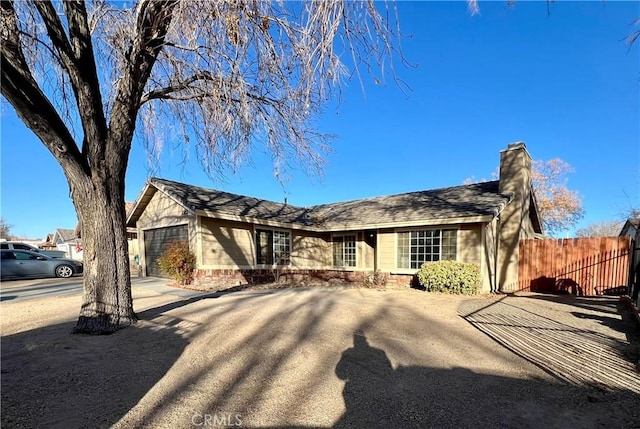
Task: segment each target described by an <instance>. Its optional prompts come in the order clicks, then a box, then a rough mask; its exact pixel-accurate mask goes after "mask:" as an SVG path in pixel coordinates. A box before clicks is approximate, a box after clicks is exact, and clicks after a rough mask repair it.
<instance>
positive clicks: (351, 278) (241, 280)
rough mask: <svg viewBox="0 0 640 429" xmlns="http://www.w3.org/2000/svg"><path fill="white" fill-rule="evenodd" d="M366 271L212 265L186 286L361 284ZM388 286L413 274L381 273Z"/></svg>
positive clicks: (404, 283)
mask: <svg viewBox="0 0 640 429" xmlns="http://www.w3.org/2000/svg"><path fill="white" fill-rule="evenodd" d="M368 275H369V276H370V275H371V273H370V272H362V271H336V270H289V269H283V270H272V269H253V270H252V269H247V270H238V269H212V270H201V269H199V270H196V272H195V273H194V276H193V282H192V283H191V285H190V287H191V288H194V289H200V290H210V291H215V290H221V289H226V288H230V287H233V286H240V285H257V284H264V283H273V282H280V283H301V284H305V285H306V284H308V285H316V284H326V285H339V284H345V283H346V284H353V285H354V286H355V285H358V284H364V281H365V277H366V276H368ZM383 276H384V279H385V280H386V285H385V286H386V287H388V288H405V287H407V285H410V284H413V282H414V280H415V276H411V275H396V274H389V273H383Z"/></svg>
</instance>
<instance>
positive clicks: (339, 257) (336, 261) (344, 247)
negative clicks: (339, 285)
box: [333, 235, 356, 267]
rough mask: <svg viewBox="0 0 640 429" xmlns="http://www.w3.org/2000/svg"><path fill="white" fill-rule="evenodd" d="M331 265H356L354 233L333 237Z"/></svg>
mask: <svg viewBox="0 0 640 429" xmlns="http://www.w3.org/2000/svg"><path fill="white" fill-rule="evenodd" d="M333 266H334V267H355V266H356V237H355V236H354V235H345V236H334V237H333Z"/></svg>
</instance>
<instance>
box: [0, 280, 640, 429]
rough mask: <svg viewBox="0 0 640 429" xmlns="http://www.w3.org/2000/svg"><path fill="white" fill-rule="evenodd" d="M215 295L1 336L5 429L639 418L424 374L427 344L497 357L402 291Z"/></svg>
mask: <svg viewBox="0 0 640 429" xmlns="http://www.w3.org/2000/svg"><path fill="white" fill-rule="evenodd" d="M215 297H217V296H216V295H215V294H211V295H207V296H204V297H197V298H192V299H185V300H182V301H175V302H170V303H166V304H164V305H161V306H156V307H152V308H149V309H148V310H145V311H142V312H140V313H139V314H140V316H141V318H142V320H141V321H140V322H139V323H138V324H137V325H136V326H133V327H130V328H127V329H125V330H123V331H119V332H117V333H115V334H113V335H111V336H98V337H95V336H78V335H70V334H69V332H70V330H71V328H72V327H73V322H68V323H61V324H56V325H51V326H48V327H44V328H40V329H34V330H31V331H27V332H21V333H18V334H15V335H8V336H5V337H3V339H2V363H3V367H2V371H3V374H2V392H1V393H2V405H1V407H2V408H1V411H2V420H1V423H2V427H3V428H13V427H48V428H50V427H52V428H56V427H58V428H65V429H68V428H76V427H91V428H100V427H122V428H129V427H141V428H142V427H144V428H146V427H154V428H172V429H173V428H193V427H196V426H199V427H216V426H204V425H203V423H204V421H205V420H204V419H205V418H206V416H209V417H212V418H213V417H217V418H218V419H220V418H221V417H224V416H223V414H220V413H227V414H228V415H229V416H231V419H229V420H225V421H223V422H226V423H235V422H236V420H234V418H235V416H236V415H239V416H240V419H241V420H242V424H243V426H244V427H283V428H284V427H338V428H347V427H356V428H359V427H362V428H378V427H380V428H382V427H384V428H388V427H416V428H418V427H420V428H428V427H518V428H526V427H603V426H608V427H611V426H613V427H632V426H633V424H635V423H637V421H638V420H637V419H638V418H639V417H640V416H639V415H638V413H640V410H639V409H638V407H637V406H636V404H637V403H638V400H640V397H639V396H638V395H637V394H635V393H633V392H632V391H630V390H628V389H627V390H625V389H622V388H621V389H616V388H612V389H608V390H605V389H600V388H595V389H594V388H590V387H587V386H584V385H581V386H578V385H572V384H570V383H560V382H554V381H553V380H548V379H544V380H543V379H537V378H534V379H532V378H528V379H524V378H523V379H519V378H512V377H506V376H500V375H492V374H487V373H486V372H483V373H479V372H475V371H472V370H469V369H466V368H461V367H451V365H450V364H448V361H447V360H446V355H445V357H443V360H442V361H441V362H440V361H433V365H428V364H426V363H425V362H427V361H428V358H429V356H431V357H433V358H434V359H435V357H436V356H437V357H439V356H441V355H439V354H437V353H434V354H433V355H430V354H429V349H430V347H429V346H425V344H434V343H437V344H440V346H439V347H442V345H443V344H450V343H454V344H455V345H456V346H455V347H453V348H449V347H447V350H448V351H449V350H459V351H462V352H464V353H467V351H468V350H471V352H469V356H476V355H477V354H479V353H482V355H484V356H490V355H491V353H492V352H495V353H498V354H499V353H500V350H497V351H496V350H494V349H500V347H497V346H495V345H494V344H493V343H492V342H491V341H486V340H484V341H478V338H480V337H483V336H481V335H477V334H476V331H475V330H473V329H469V330H468V331H465V332H454V331H451V330H448V328H451V327H452V326H458V325H450V324H447V323H442V322H441V321H440V320H438V319H437V318H432V317H430V315H429V313H428V312H425V311H423V310H422V309H418V308H420V307H409V306H406V305H402V304H403V302H405V301H402V300H398V299H395V298H396V296H395V295H394V294H386V293H376V294H375V295H374V294H373V293H371V292H370V291H360V290H353V291H342V292H341V291H339V290H335V289H334V290H328V289H315V290H304V289H291V290H282V291H272V292H266V291H265V292H255V293H248V292H243V293H240V294H235V295H234V294H229V295H225V296H224V297H221V296H220V297H218V298H221V299H213V300H210V299H211V298H215ZM372 297H375V298H372ZM411 298H412V299H411V301H410V302H414V301H415V299H413V297H411ZM405 299H406V301H409V299H408V298H407V297H405ZM480 302H484V303H486V300H480ZM345 303H346V304H348V305H346V304H345ZM267 310H268V311H267ZM352 313H356V314H357V317H354V315H353V314H352ZM454 314H455V312H454ZM453 317H454V318H455V316H453ZM345 319H346V320H353V321H352V322H351V323H346V322H345ZM461 324H462V323H461ZM354 332H355V334H354ZM425 338H428V341H425ZM351 341H353V346H350V342H351ZM416 342H420V344H421V346H420V347H418V346H417V345H416ZM372 344H373V345H372ZM461 345H464V348H462V349H461V348H460V346H461ZM431 347H433V346H431ZM418 348H420V349H421V350H417V349H418ZM388 354H389V355H392V356H393V361H394V362H396V364H395V365H392V363H391V361H390V359H389V356H388ZM411 362H420V365H417V364H414V365H412V364H410V363H411ZM405 363H406V364H405ZM422 364H424V365H422ZM471 364H472V363H471ZM448 365H449V367H448ZM436 366H437V368H436ZM523 374H524V375H523V377H526V375H527V374H528V373H527V372H526V370H524V369H523ZM312 412H313V414H310V413H312ZM308 416H312V417H308ZM210 421H211V420H210ZM218 422H221V420H218ZM288 423H291V424H288ZM218 426H222V425H218Z"/></svg>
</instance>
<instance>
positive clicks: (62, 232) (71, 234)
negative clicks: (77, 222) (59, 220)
mask: <svg viewBox="0 0 640 429" xmlns="http://www.w3.org/2000/svg"><path fill="white" fill-rule="evenodd" d="M55 233H56V234H57V235H59V236H60V238H62V240H63V241H74V240H75V239H76V230H75V229H63V228H58V229H56V232H55Z"/></svg>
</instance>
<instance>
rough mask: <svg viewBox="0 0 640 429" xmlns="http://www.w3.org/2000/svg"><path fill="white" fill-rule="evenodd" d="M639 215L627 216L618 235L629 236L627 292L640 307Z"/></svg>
mask: <svg viewBox="0 0 640 429" xmlns="http://www.w3.org/2000/svg"><path fill="white" fill-rule="evenodd" d="M639 230H640V217H636V218H629V219H627V221H626V222H625V224H624V226H623V227H622V231H620V236H621V237H625V236H629V237H631V259H630V260H631V263H630V267H629V294H630V295H631V298H632V299H633V301H634V302H635V304H636V307H640V297H639V295H640V232H639Z"/></svg>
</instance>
